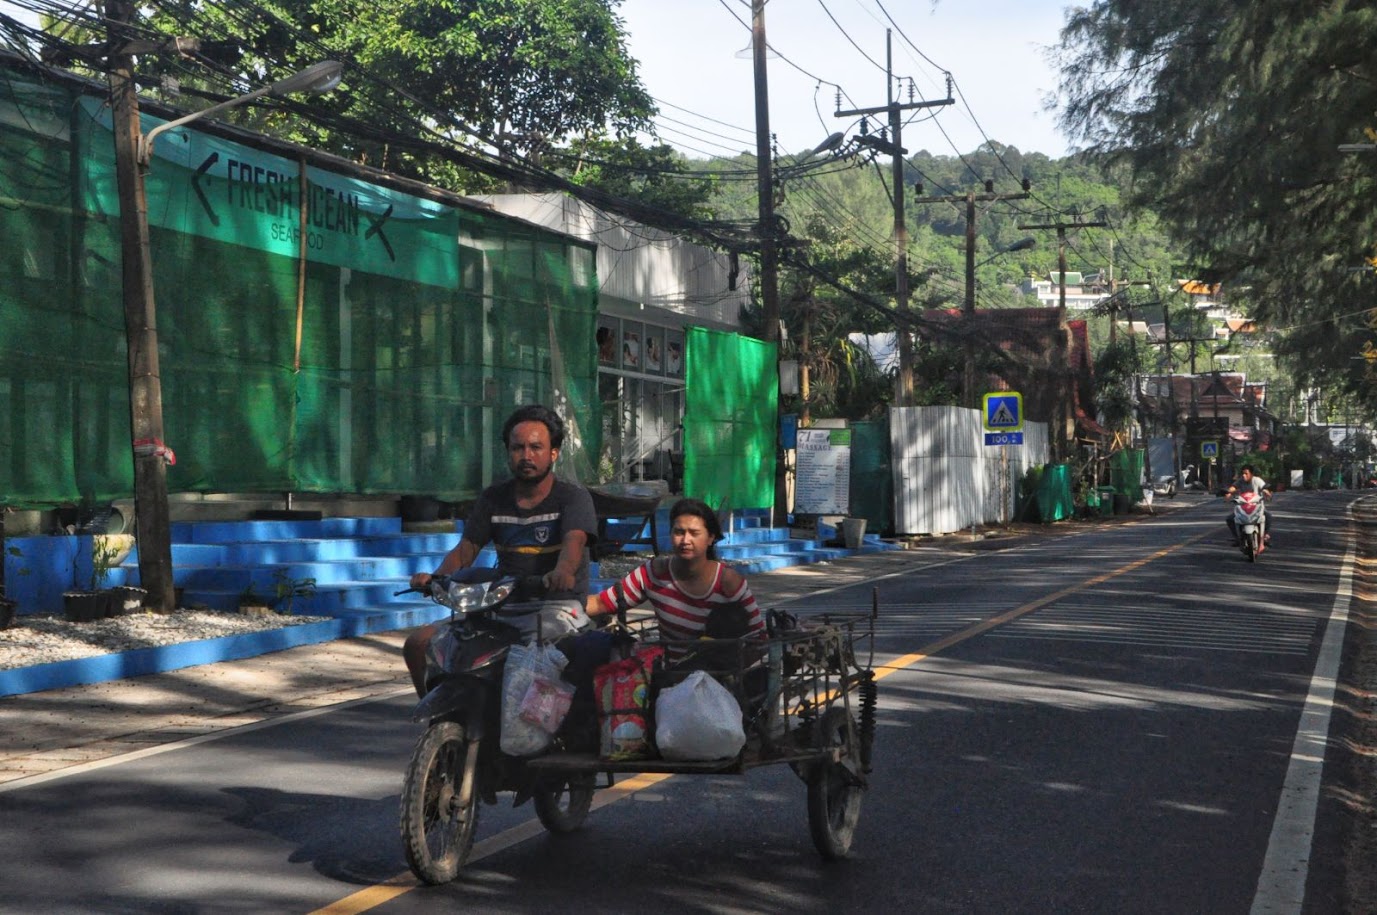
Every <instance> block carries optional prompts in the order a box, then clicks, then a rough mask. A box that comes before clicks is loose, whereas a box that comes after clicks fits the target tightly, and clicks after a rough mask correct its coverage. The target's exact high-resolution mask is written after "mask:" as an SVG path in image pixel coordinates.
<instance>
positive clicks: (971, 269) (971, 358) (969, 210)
mask: <svg viewBox="0 0 1377 915" xmlns="http://www.w3.org/2000/svg"><path fill="white" fill-rule="evenodd" d="M985 191H986V193H984V194H977V193H976V192H975V191H970V192H968V193H965V194H949V195H947V196H944V197H923V198H921V202H923V203H964V204H965V205H966V297H965V301H964V302H963V303H962V306H961V314H962V317H963V318H964V319H965V322H966V333H965V338H966V339H965V340H964V342H963V344H962V346H963V348H964V350H965V368H964V370H963V372H962V374H961V400H962V402H963V403H964V405H965V406H967V407H978V406H979V405H980V404H979V402H978V401H977V400H976V393H975V340H974V339H973V337H974V321H975V266H976V265H975V205H976V204H977V203H994V202H998V201H1001V200H1026V199H1027V198H1028V197H1029V196H1030V194H1029V190H1028V179H1027V178H1024V179H1023V190H1022V191H1021V192H1019V193H1016V194H996V193H995V192H994V182H993V181H986V182H985Z"/></svg>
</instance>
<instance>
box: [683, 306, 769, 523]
mask: <svg viewBox="0 0 1377 915" xmlns="http://www.w3.org/2000/svg"><path fill="white" fill-rule="evenodd" d="M684 348H685V353H684V384H685V391H684V494H685V495H688V496H692V497H695V498H699V499H702V500H703V501H705V502H707V503H708V504H709V505H711V506H712V507H713V508H770V507H771V506H773V505H774V497H775V440H776V437H777V435H778V432H777V427H778V424H779V418H778V413H779V409H778V406H777V396H778V392H779V382H778V368H777V366H778V356H777V352H778V348H777V347H776V346H775V344H773V343H765V342H763V341H760V340H756V339H753V338H751V337H742V336H739V335H737V334H728V333H723V332H721V331H715V330H706V329H704V328H701V327H691V328H689V329H688V332H687V334H686V336H685V342H684Z"/></svg>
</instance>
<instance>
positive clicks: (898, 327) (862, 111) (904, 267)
mask: <svg viewBox="0 0 1377 915" xmlns="http://www.w3.org/2000/svg"><path fill="white" fill-rule="evenodd" d="M893 41H894V39H893V34H892V33H891V31H890V30H889V29H886V30H885V94H886V99H887V101H886V103H885V105H884V106H883V107H879V108H853V109H851V110H849V111H842V110H841V109H838V110H837V111H836V112H835V113H834V114H835V116H836V117H839V118H842V117H855V116H856V115H861V116H867V115H872V114H884V115H887V116H888V118H889V149H888V151H889V153H890V155H891V164H890V169H891V174H892V176H893V179H892V183H893V185H894V193H893V198H894V253H895V262H894V307H895V309H896V310H897V311H898V312H899V320H898V321H896V322H895V328H894V330H895V336H896V337H897V338H898V343H899V374H898V378H897V379H896V382H895V388H896V389H895V392H894V393H895V398H894V400H895V403H897V404H898V405H899V406H901V407H908V406H912V405H913V339H912V337H910V336H909V334H910V331H909V321H908V224H907V223H906V222H905V220H904V153H905V150H904V146H903V142H902V140H903V136H902V131H903V119H902V114H903V112H905V111H912V110H914V109H916V108H937V107H939V106H942V105H952V104H955V103H956V100H955V99H954V98H952V95H951V76H950V75H948V76H947V97H946V98H944V99H937V100H936V101H931V102H907V103H900V102H896V101H895V100H894V61H893ZM877 148H878V147H877Z"/></svg>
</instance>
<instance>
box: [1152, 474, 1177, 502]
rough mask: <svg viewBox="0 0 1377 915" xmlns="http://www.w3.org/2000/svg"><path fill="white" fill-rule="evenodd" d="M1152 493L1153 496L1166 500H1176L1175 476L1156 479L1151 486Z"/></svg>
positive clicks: (1168, 475) (1169, 475) (1170, 475)
mask: <svg viewBox="0 0 1377 915" xmlns="http://www.w3.org/2000/svg"><path fill="white" fill-rule="evenodd" d="M1152 491H1153V493H1154V494H1155V495H1159V496H1166V497H1167V498H1168V499H1174V498H1176V474H1174V473H1171V474H1167V475H1166V476H1161V477H1158V478H1157V482H1155V483H1153V484H1152Z"/></svg>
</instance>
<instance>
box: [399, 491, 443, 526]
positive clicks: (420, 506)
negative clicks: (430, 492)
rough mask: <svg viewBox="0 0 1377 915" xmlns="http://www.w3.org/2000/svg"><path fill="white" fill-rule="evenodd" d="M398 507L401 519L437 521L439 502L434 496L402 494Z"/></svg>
mask: <svg viewBox="0 0 1377 915" xmlns="http://www.w3.org/2000/svg"><path fill="white" fill-rule="evenodd" d="M398 508H399V510H400V511H401V515H402V520H403V521H437V520H439V518H440V508H441V504H440V500H439V499H437V498H435V497H434V496H402V497H401V499H400V500H399V505H398Z"/></svg>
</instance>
